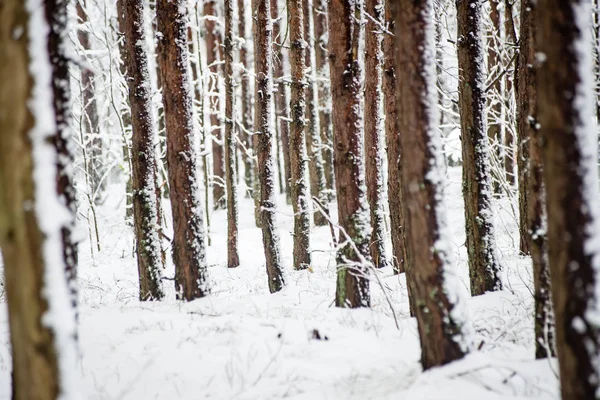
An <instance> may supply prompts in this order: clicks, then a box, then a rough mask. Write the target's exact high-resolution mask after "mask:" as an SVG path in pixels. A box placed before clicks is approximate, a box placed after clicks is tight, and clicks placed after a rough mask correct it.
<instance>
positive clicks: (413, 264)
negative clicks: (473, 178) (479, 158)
mask: <svg viewBox="0 0 600 400" xmlns="http://www.w3.org/2000/svg"><path fill="white" fill-rule="evenodd" d="M392 6H393V10H392V11H393V13H394V16H395V21H396V24H395V31H394V35H395V37H396V38H398V43H397V46H396V71H398V81H397V82H398V85H397V93H398V96H397V100H398V110H399V111H398V117H399V125H400V131H401V132H410V134H406V135H401V136H400V142H401V151H402V156H403V157H404V156H406V157H407V159H408V157H410V163H405V164H404V165H403V166H402V184H403V192H404V193H405V195H406V197H405V199H404V212H405V216H406V241H407V255H408V260H407V268H406V272H407V282H408V285H409V295H410V296H411V297H412V299H411V302H412V303H413V304H414V309H415V315H416V317H417V324H418V329H419V337H420V338H421V349H422V352H421V363H422V365H423V368H424V369H428V368H432V367H435V366H439V365H443V364H446V363H449V362H451V361H454V360H457V359H460V358H462V357H463V356H464V355H465V353H466V352H467V351H468V349H469V346H470V336H469V331H470V328H469V323H468V321H467V319H466V312H465V311H466V310H465V309H464V308H465V307H466V302H465V300H464V299H463V298H462V296H460V295H461V292H460V291H459V290H457V286H460V282H459V281H458V282H454V281H452V280H458V278H457V277H456V272H454V271H453V269H454V266H453V265H452V264H451V260H450V256H451V254H452V249H451V248H450V246H449V244H450V238H449V231H448V227H447V225H446V218H445V210H446V207H445V205H444V204H443V201H444V198H445V197H444V195H443V187H444V180H445V177H444V176H445V174H444V160H443V155H442V154H443V153H442V143H441V139H442V138H441V134H440V131H439V129H437V124H438V114H437V108H436V107H437V92H436V86H435V59H434V58H433V54H435V48H434V46H435V42H434V36H433V21H434V18H433V0H423V1H419V2H405V3H403V5H402V6H400V4H398V2H393V3H392ZM484 138H485V133H484Z"/></svg>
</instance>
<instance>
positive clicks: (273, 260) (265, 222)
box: [252, 0, 285, 293]
mask: <svg viewBox="0 0 600 400" xmlns="http://www.w3.org/2000/svg"><path fill="white" fill-rule="evenodd" d="M252 4H253V7H252V10H253V18H252V21H253V29H254V70H255V72H256V84H255V96H256V97H255V98H256V101H255V103H254V112H255V114H254V132H255V135H256V142H255V145H256V150H257V155H258V178H259V180H260V209H259V211H260V217H261V221H260V222H261V228H262V235H263V245H264V248H265V259H266V264H267V277H268V282H269V290H270V291H271V293H274V292H278V291H279V290H281V289H282V288H283V285H284V284H285V282H284V279H283V268H282V263H281V250H280V244H279V232H278V231H277V227H276V224H275V214H276V211H277V210H276V207H277V204H276V201H275V154H274V151H273V135H274V131H273V124H272V121H273V37H272V32H273V20H272V19H271V7H270V6H271V2H270V0H253V1H252Z"/></svg>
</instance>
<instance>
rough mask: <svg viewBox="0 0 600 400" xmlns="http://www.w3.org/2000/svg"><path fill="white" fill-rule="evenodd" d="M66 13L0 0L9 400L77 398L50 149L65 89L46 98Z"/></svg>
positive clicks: (1, 208) (54, 158) (56, 4)
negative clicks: (10, 377) (0, 4)
mask: <svg viewBox="0 0 600 400" xmlns="http://www.w3.org/2000/svg"><path fill="white" fill-rule="evenodd" d="M44 13H45V14H44ZM66 14H67V4H66V2H63V1H46V2H44V3H43V2H41V1H30V2H23V1H19V0H6V1H4V2H3V3H2V6H1V7H0V59H2V62H1V63H0V82H2V85H0V110H2V112H1V113H0V188H1V189H0V249H1V250H2V257H3V261H4V277H5V285H4V287H5V288H6V299H7V305H8V322H9V329H10V340H11V355H12V377H13V381H12V399H14V400H29V399H36V400H55V399H58V398H62V397H64V398H80V394H79V393H76V388H75V387H74V385H73V384H74V383H75V382H76V381H77V378H76V373H77V372H76V360H77V354H76V353H77V351H76V343H75V331H76V328H75V313H74V309H73V305H72V303H73V297H72V293H71V292H70V291H69V286H68V282H67V276H68V274H69V271H68V270H67V275H65V270H66V269H67V267H68V263H69V261H68V260H65V255H66V254H67V251H68V250H67V248H66V247H65V243H64V235H63V232H64V231H65V229H67V230H68V229H69V228H70V224H71V223H72V220H73V218H74V216H73V215H72V212H71V211H70V210H68V208H67V207H65V205H64V203H63V198H64V193H60V191H61V178H62V176H61V173H62V172H63V171H62V166H61V165H62V163H61V164H59V154H58V152H57V147H56V146H55V145H56V144H57V143H59V142H60V141H61V140H64V139H65V137H64V136H63V137H59V135H64V133H65V128H66V125H65V124H66V123H67V122H68V121H65V120H62V118H63V117H65V116H67V115H68V110H67V109H65V106H66V103H64V101H65V100H66V99H67V98H68V85H66V87H64V89H65V91H64V92H62V93H60V96H61V97H60V98H57V99H55V98H54V93H55V88H56V85H58V84H60V85H64V84H65V82H64V81H62V80H60V79H62V78H61V73H63V72H64V69H63V68H66V64H65V63H66V59H65V58H64V53H62V51H64V48H62V46H63V44H64V41H63V40H64V36H63V35H66V31H62V29H64V22H66V18H64V16H65V15H66ZM48 23H50V24H52V26H51V30H50V27H49V26H48ZM17 27H18V28H19V29H17ZM15 32H20V33H18V34H15ZM47 32H51V33H50V35H49V36H47ZM49 50H50V52H51V59H52V62H53V63H54V65H50V63H49V60H50V57H49V56H50V54H49V53H48V51H49ZM56 51H58V52H59V53H60V54H62V55H63V56H62V58H61V56H59V55H58V53H56ZM45 72H49V73H48V74H47V73H45ZM51 87H52V88H53V90H50V91H49V90H47V89H48V88H51ZM63 182H65V181H63ZM57 183H58V185H57ZM65 189H67V188H65ZM67 190H68V191H71V193H72V190H73V188H72V187H71V188H68V189H67ZM57 216H60V218H59V219H58V220H57V219H56V217H57ZM63 216H65V217H66V216H68V218H66V219H65V220H63V219H62V217H63ZM73 272H74V271H73ZM67 374H69V375H71V374H72V375H71V378H67V376H66V375H67ZM3 384H4V385H8V382H4V383H3Z"/></svg>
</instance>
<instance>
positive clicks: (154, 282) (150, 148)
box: [122, 0, 164, 300]
mask: <svg viewBox="0 0 600 400" xmlns="http://www.w3.org/2000/svg"><path fill="white" fill-rule="evenodd" d="M124 6H125V9H124V10H122V11H124V12H125V27H124V28H125V29H124V31H125V49H126V53H127V77H128V79H127V82H128V85H129V103H130V105H131V116H132V119H131V122H132V129H133V133H132V137H131V155H132V157H131V161H132V173H133V182H132V183H133V188H132V189H133V219H134V231H135V239H136V240H135V245H136V253H137V264H138V275H139V287H140V300H160V299H162V298H163V297H164V292H163V289H162V282H161V269H162V267H163V259H162V254H161V253H162V251H161V243H160V238H159V236H158V232H159V231H160V222H161V221H160V219H159V213H157V204H158V202H159V201H160V197H159V196H157V191H158V190H157V189H158V188H157V178H158V176H157V174H158V171H157V168H156V165H157V160H156V152H155V148H154V146H155V144H156V142H157V135H156V132H155V131H154V129H155V128H154V127H155V124H154V118H153V115H152V99H151V93H150V90H151V89H150V76H149V72H150V71H149V69H148V55H147V48H146V46H145V41H146V36H145V32H144V3H143V1H142V0H127V2H126V3H125V4H124ZM159 193H160V192H159Z"/></svg>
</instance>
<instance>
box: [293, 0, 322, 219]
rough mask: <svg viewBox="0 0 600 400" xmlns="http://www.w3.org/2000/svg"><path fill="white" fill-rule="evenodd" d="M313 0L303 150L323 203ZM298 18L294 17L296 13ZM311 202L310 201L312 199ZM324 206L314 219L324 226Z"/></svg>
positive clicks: (307, 11) (308, 15)
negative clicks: (304, 147)
mask: <svg viewBox="0 0 600 400" xmlns="http://www.w3.org/2000/svg"><path fill="white" fill-rule="evenodd" d="M312 10H313V0H306V1H305V3H304V10H303V11H304V37H305V40H306V41H307V42H308V47H307V48H306V54H305V56H306V57H305V58H306V68H307V70H308V71H310V72H309V74H306V75H305V76H306V78H307V79H306V81H307V82H306V85H307V91H306V94H307V106H308V107H307V110H306V111H307V113H306V119H307V122H308V124H307V125H306V152H307V154H308V172H309V176H310V194H311V195H312V196H314V197H316V198H317V199H318V200H319V203H321V204H322V205H324V206H326V204H327V203H328V200H329V199H328V198H327V181H326V180H325V169H324V166H323V153H322V144H321V131H320V127H321V125H320V122H319V88H318V86H317V59H316V54H315V35H314V21H313V13H312ZM296 18H297V17H296ZM311 203H312V201H311ZM325 212H328V211H327V210H321V209H320V208H319V207H316V210H315V213H314V217H313V218H314V221H315V225H317V226H324V225H327V224H328V223H329V221H327V217H326V216H325Z"/></svg>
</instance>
